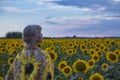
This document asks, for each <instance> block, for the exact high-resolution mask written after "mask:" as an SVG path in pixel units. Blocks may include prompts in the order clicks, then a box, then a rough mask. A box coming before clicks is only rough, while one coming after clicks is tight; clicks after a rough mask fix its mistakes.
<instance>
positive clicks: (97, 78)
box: [89, 73, 104, 80]
mask: <svg viewBox="0 0 120 80" xmlns="http://www.w3.org/2000/svg"><path fill="white" fill-rule="evenodd" d="M89 80H104V79H103V76H102V75H101V74H99V73H95V74H92V75H91V76H90V78H89Z"/></svg>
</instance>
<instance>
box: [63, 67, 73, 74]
mask: <svg viewBox="0 0 120 80" xmlns="http://www.w3.org/2000/svg"><path fill="white" fill-rule="evenodd" d="M62 72H63V74H64V75H65V76H70V75H71V74H72V68H71V67H70V66H66V67H64V68H63V70H62Z"/></svg>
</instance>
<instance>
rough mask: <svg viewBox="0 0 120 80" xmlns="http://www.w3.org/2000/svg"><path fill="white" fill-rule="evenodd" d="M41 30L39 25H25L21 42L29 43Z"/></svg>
mask: <svg viewBox="0 0 120 80" xmlns="http://www.w3.org/2000/svg"><path fill="white" fill-rule="evenodd" d="M41 30H42V28H41V27H40V26H39V25H27V26H26V27H25V28H24V30H23V41H24V42H25V43H27V44H28V43H30V42H31V41H32V39H33V37H34V36H35V35H36V34H37V33H38V32H41Z"/></svg>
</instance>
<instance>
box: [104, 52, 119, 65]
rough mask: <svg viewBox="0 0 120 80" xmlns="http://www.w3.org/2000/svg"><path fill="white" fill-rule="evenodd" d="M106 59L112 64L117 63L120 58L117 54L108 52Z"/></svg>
mask: <svg viewBox="0 0 120 80" xmlns="http://www.w3.org/2000/svg"><path fill="white" fill-rule="evenodd" d="M106 58H107V60H108V61H110V62H111V63H117V62H118V56H117V55H116V54H113V53H112V52H108V53H107V55H106Z"/></svg>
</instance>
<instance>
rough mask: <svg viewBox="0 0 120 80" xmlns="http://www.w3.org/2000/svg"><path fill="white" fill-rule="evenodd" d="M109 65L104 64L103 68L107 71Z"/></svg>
mask: <svg viewBox="0 0 120 80" xmlns="http://www.w3.org/2000/svg"><path fill="white" fill-rule="evenodd" d="M108 67H109V65H108V64H107V63H103V64H102V70H103V71H106V70H107V69H108Z"/></svg>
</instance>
